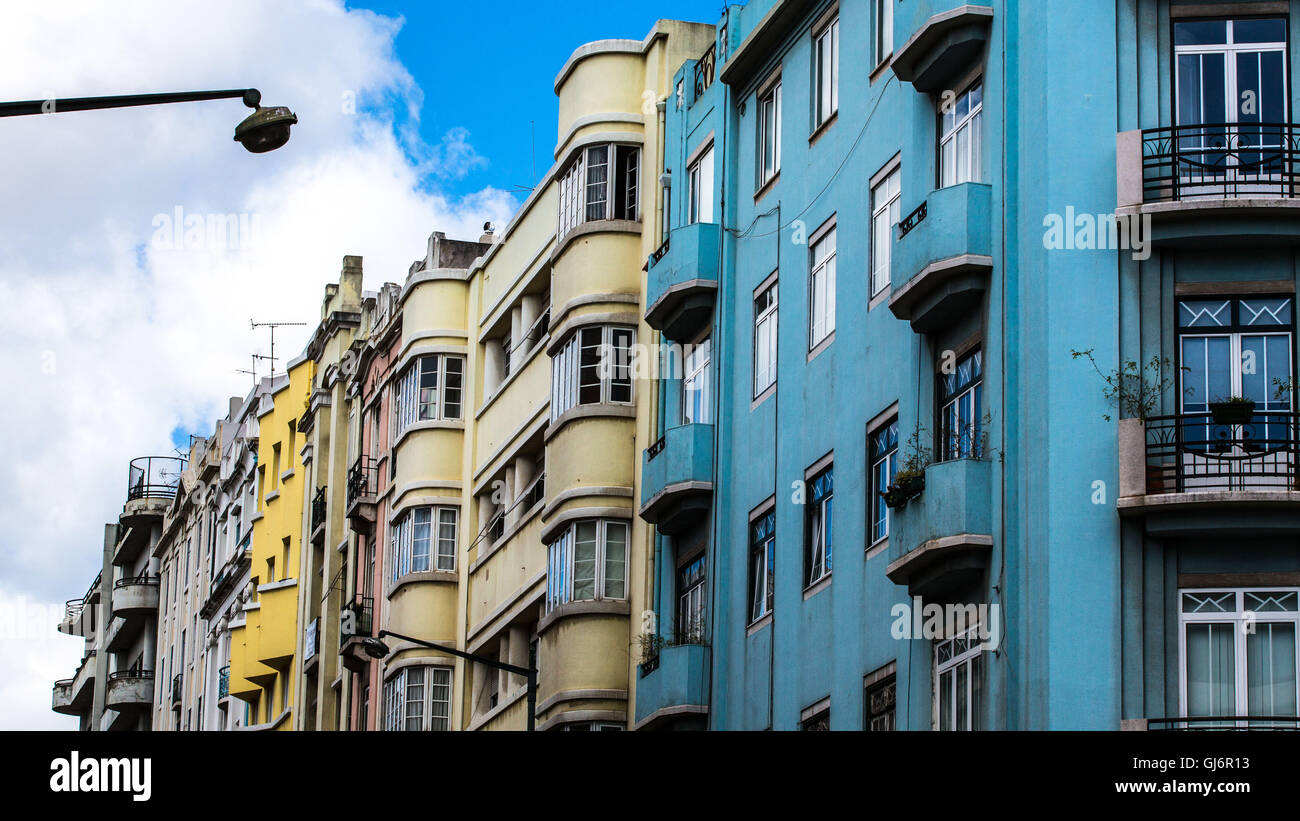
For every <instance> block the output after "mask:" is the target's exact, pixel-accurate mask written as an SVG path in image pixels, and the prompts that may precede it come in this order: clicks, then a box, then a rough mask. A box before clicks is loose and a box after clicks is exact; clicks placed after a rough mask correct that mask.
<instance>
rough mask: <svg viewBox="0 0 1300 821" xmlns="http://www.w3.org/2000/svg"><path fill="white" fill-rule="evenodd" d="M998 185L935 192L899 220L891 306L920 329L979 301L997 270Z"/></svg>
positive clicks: (926, 330)
mask: <svg viewBox="0 0 1300 821" xmlns="http://www.w3.org/2000/svg"><path fill="white" fill-rule="evenodd" d="M992 201H993V189H992V187H991V186H989V185H985V184H983V183H976V182H968V183H962V184H960V185H951V186H948V187H947V188H940V189H938V190H937V191H933V192H931V193H930V196H929V197H927V198H926V201H925V202H923V203H921V204H920V206H918V207H917V208H916V209H915V210H914V211H912V213H911V214H908V215H907V217H905V218H904V219H903V220H901V221H900V222H899V226H898V230H899V239H898V243H897V244H896V245H895V246H894V259H893V296H891V297H890V299H889V309H890V310H891V311H893V313H894V316H896V317H898V318H899V319H902V320H905V321H908V322H911V323H912V330H914V331H916V332H917V333H931V332H933V331H937V330H939V329H941V328H944V327H947V326H948V325H949V324H951V322H952V321H953V320H954V319H955V318H957V317H959V316H961V315H962V314H963V313H964V312H966V311H970V310H973V309H974V308H975V307H977V306H978V305H979V302H980V300H981V299H982V298H983V296H984V292H985V291H986V290H987V289H988V283H989V275H990V273H991V272H992V270H993V256H992V253H993V232H992V222H991V220H992Z"/></svg>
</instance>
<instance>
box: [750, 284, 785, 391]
mask: <svg viewBox="0 0 1300 821" xmlns="http://www.w3.org/2000/svg"><path fill="white" fill-rule="evenodd" d="M777 285H778V282H777V279H776V278H775V277H774V278H773V279H772V280H771V282H769V283H768V284H765V285H763V286H761V287H760V288H759V289H758V291H757V292H755V294H754V308H755V312H754V398H755V399H757V398H758V397H759V396H762V395H763V392H764V391H766V390H767V389H768V388H770V387H772V386H773V385H775V384H776V355H777V330H778V325H777V319H778V314H777V311H778V309H779V308H780V305H779V299H780V293H779V292H778V291H777V287H776V286H777ZM769 294H770V295H771V298H770V299H766V298H767V297H768V295H769ZM765 299H766V304H764V305H763V306H762V307H761V308H760V307H759V304H758V303H759V301H760V300H765ZM765 326H768V331H767V338H766V341H767V344H766V345H761V344H760V343H761V342H762V341H763V331H764V327H765Z"/></svg>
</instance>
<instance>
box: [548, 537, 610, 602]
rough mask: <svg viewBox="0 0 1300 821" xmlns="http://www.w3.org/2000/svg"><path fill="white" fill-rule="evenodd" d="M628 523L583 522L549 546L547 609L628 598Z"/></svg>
mask: <svg viewBox="0 0 1300 821" xmlns="http://www.w3.org/2000/svg"><path fill="white" fill-rule="evenodd" d="M627 540H628V523H627V522H623V521H613V520H608V519H581V520H578V521H576V522H573V523H572V524H570V525H569V526H568V527H567V528H565V529H564V530H563V531H562V532H561V533H560V535H559V536H558V537H556V538H555V540H554V541H552V542H551V543H550V544H549V545H547V564H546V608H547V609H548V610H552V609H554V608H556V607H559V606H560V605H562V604H567V603H568V602H572V601H595V600H598V599H611V600H623V599H626V598H627V561H628V555H627Z"/></svg>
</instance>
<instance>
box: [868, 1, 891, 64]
mask: <svg viewBox="0 0 1300 821" xmlns="http://www.w3.org/2000/svg"><path fill="white" fill-rule="evenodd" d="M873 11H874V13H873V14H872V19H873V25H872V32H871V34H872V38H871V43H872V50H873V51H874V52H875V53H874V55H873V56H874V57H875V63H876V65H877V66H879V65H880V64H881V63H883V62H885V61H886V60H888V59H889V58H890V57H891V56H893V54H894V0H875V9H874V10H873Z"/></svg>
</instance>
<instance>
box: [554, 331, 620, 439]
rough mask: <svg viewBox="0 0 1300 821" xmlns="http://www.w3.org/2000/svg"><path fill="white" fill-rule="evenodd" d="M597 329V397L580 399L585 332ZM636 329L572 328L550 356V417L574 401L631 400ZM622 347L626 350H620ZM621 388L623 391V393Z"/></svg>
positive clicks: (604, 402) (575, 403) (617, 402)
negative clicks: (619, 341) (594, 398)
mask: <svg viewBox="0 0 1300 821" xmlns="http://www.w3.org/2000/svg"><path fill="white" fill-rule="evenodd" d="M592 330H599V332H600V343H599V344H598V345H597V346H595V347H596V348H597V350H598V354H597V356H598V357H599V360H600V361H599V364H597V365H596V366H595V367H596V374H597V378H598V379H599V380H600V398H599V399H598V400H597V401H595V402H583V401H581V397H582V393H581V389H582V377H583V372H582V368H583V362H582V352H583V350H584V347H585V348H587V349H590V348H591V347H592V346H591V345H589V344H585V343H584V341H583V340H584V337H587V336H588V334H586V333H585V332H587V331H592ZM617 338H622V339H626V341H627V345H626V346H621V345H618V344H616V339H617ZM635 346H636V329H635V328H633V327H631V326H627V325H584V326H582V327H580V328H576V329H574V331H573V333H572V334H571V335H570V336H569V338H568V340H567V341H566V342H565V343H564V344H563V345H562V346H561V347H560V349H559V350H558V351H557V352H556V354H555V357H554V358H553V359H552V360H551V421H552V422H554V421H555V420H557V419H559V418H560V416H561V415H562V414H563V413H564V412H565V411H567V410H569V409H571V408H575V407H577V406H578V405H630V404H632V402H633V401H634V400H635V395H634V392H633V390H632V385H633V381H634V380H633V378H632V377H633V374H634V367H633V362H632V357H633V356H634V354H635ZM623 351H625V352H626V353H622V352H623ZM624 392H626V393H625V395H624Z"/></svg>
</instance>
